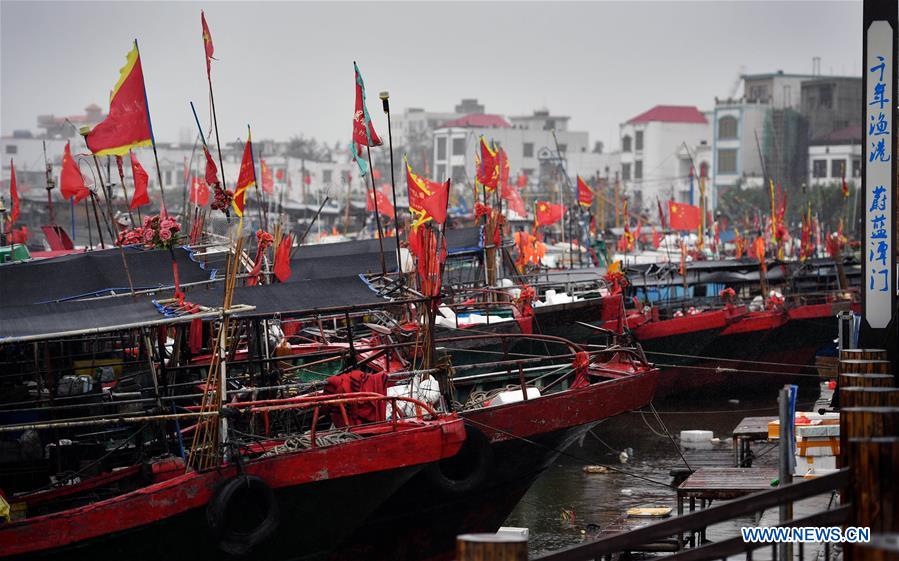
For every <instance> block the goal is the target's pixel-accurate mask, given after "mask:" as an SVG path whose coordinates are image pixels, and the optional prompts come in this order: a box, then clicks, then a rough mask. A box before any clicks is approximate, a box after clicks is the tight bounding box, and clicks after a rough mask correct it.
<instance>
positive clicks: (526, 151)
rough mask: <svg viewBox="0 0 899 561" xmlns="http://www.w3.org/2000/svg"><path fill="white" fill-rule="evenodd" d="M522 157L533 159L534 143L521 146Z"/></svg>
mask: <svg viewBox="0 0 899 561" xmlns="http://www.w3.org/2000/svg"><path fill="white" fill-rule="evenodd" d="M521 152H522V156H523V157H525V158H533V157H534V143H533V142H525V143H524V144H522V145H521Z"/></svg>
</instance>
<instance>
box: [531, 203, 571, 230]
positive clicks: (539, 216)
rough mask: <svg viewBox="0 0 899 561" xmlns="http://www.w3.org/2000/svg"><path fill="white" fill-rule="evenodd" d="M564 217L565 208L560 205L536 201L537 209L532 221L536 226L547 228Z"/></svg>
mask: <svg viewBox="0 0 899 561" xmlns="http://www.w3.org/2000/svg"><path fill="white" fill-rule="evenodd" d="M564 215H565V207H564V206H562V205H554V204H552V203H548V202H546V201H537V209H536V211H535V212H534V221H535V225H536V226H549V225H551V224H555V223H556V222H558V221H559V220H562V216H564Z"/></svg>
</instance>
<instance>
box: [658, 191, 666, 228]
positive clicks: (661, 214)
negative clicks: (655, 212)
mask: <svg viewBox="0 0 899 561" xmlns="http://www.w3.org/2000/svg"><path fill="white" fill-rule="evenodd" d="M656 205H657V206H658V207H659V225H660V226H661V227H662V229H663V230H667V229H668V226H667V225H666V224H665V211H663V210H662V201H661V200H660V199H659V198H658V197H656Z"/></svg>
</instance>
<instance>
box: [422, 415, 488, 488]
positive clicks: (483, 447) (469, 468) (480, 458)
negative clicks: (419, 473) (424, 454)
mask: <svg viewBox="0 0 899 561" xmlns="http://www.w3.org/2000/svg"><path fill="white" fill-rule="evenodd" d="M493 462H494V457H493V447H492V446H491V445H490V439H488V438H487V436H486V435H484V433H483V432H481V431H480V430H478V429H477V428H475V427H472V426H471V425H467V424H466V425H465V442H464V443H463V444H462V447H461V448H460V449H459V452H457V453H456V455H455V456H453V457H451V458H446V459H443V460H440V461H439V462H434V463H432V464H429V465H428V466H427V467H425V469H424V475H425V477H426V478H427V479H428V481H429V482H430V483H431V484H433V485H434V486H435V487H436V488H437V489H439V490H440V491H441V492H443V493H446V494H450V495H458V494H462V493H469V492H471V491H474V490H476V489H478V488H479V487H481V486H482V485H484V483H485V482H486V481H487V479H488V478H489V477H490V473H491V471H492V470H493Z"/></svg>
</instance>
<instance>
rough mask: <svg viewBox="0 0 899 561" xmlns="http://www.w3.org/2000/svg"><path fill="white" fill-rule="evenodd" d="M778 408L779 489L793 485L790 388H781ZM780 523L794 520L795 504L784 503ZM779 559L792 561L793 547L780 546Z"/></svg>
mask: <svg viewBox="0 0 899 561" xmlns="http://www.w3.org/2000/svg"><path fill="white" fill-rule="evenodd" d="M777 406H778V411H779V414H780V446H779V450H778V451H779V459H778V462H777V468H778V469H777V475H778V487H784V486H786V485H789V484H791V483H792V479H793V473H792V469H791V468H792V460H793V457H792V456H793V419H792V418H791V414H790V386H784V387H783V388H781V390H780V393H779V394H778V396H777ZM778 509H779V518H778V520H779V523H780V525H784V524H785V523H786V522H789V521H790V520H792V519H793V503H792V502H789V503H783V504H781V505H780V506H779V507H778ZM777 547H778V558H779V559H782V560H787V561H788V560H790V559H792V558H793V546H792V544H789V543H781V544H778V546H777Z"/></svg>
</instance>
